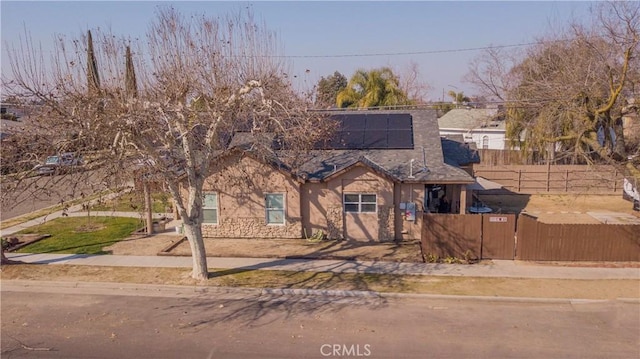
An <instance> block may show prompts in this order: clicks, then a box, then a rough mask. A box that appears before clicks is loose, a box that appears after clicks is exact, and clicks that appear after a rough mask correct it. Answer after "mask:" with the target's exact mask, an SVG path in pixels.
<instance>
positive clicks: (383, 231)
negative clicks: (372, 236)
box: [378, 206, 395, 242]
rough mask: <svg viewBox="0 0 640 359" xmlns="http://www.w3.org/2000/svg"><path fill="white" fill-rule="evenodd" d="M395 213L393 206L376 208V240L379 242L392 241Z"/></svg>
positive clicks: (393, 237)
mask: <svg viewBox="0 0 640 359" xmlns="http://www.w3.org/2000/svg"><path fill="white" fill-rule="evenodd" d="M394 223H395V211H394V208H393V206H378V240H379V241H380V242H385V241H393V240H394V239H395V234H394V232H395V231H394V228H395V227H394Z"/></svg>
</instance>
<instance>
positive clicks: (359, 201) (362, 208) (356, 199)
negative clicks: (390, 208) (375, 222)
mask: <svg viewBox="0 0 640 359" xmlns="http://www.w3.org/2000/svg"><path fill="white" fill-rule="evenodd" d="M376 203H377V201H376V195H375V194H365V193H346V194H345V195H344V211H345V212H354V213H375V212H376V206H377V204H376Z"/></svg>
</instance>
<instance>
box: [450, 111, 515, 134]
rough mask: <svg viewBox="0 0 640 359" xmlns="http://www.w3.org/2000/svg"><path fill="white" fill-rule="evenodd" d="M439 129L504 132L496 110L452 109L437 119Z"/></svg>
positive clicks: (502, 122)
mask: <svg viewBox="0 0 640 359" xmlns="http://www.w3.org/2000/svg"><path fill="white" fill-rule="evenodd" d="M438 126H439V127H440V129H464V130H481V129H494V130H504V129H505V121H504V120H503V119H501V118H500V116H499V114H498V110H497V109H479V108H472V109H453V110H451V111H449V112H447V113H446V114H444V115H443V116H442V117H440V118H439V119H438Z"/></svg>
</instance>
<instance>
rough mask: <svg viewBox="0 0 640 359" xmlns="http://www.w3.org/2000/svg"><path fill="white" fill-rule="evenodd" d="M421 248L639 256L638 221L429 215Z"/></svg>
mask: <svg viewBox="0 0 640 359" xmlns="http://www.w3.org/2000/svg"><path fill="white" fill-rule="evenodd" d="M423 218H424V221H423V223H424V225H423V228H422V240H421V245H422V253H423V255H425V256H433V257H435V256H437V257H439V258H446V257H455V258H473V259H519V260H535V261H640V225H615V224H550V223H542V222H538V221H537V219H536V218H535V217H531V216H528V215H526V214H520V215H519V216H518V217H517V218H516V215H515V214H483V215H479V214H455V215H454V214H425V215H424V217H423Z"/></svg>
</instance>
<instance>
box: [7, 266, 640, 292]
mask: <svg viewBox="0 0 640 359" xmlns="http://www.w3.org/2000/svg"><path fill="white" fill-rule="evenodd" d="M2 279H4V280H8V279H23V280H56V281H74V282H76V281H83V282H117V283H139V284H172V285H206V286H225V287H245V288H246V287H250V288H297V289H321V290H366V291H377V292H394V293H421V294H444V295H469V296H470V295H473V296H501V297H533V298H582V299H615V298H639V297H640V291H638V286H639V284H640V282H639V281H638V280H637V279H625V280H567V279H522V278H480V277H437V276H403V275H391V274H351V273H327V272H321V273H314V272H288V271H266V270H220V269H218V270H216V269H213V270H212V273H211V275H210V278H209V279H208V280H207V281H204V282H197V281H195V280H193V279H191V278H190V277H189V270H188V269H178V268H124V267H92V266H71V265H27V264H24V265H22V264H21V265H9V266H4V267H3V268H2Z"/></svg>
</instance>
